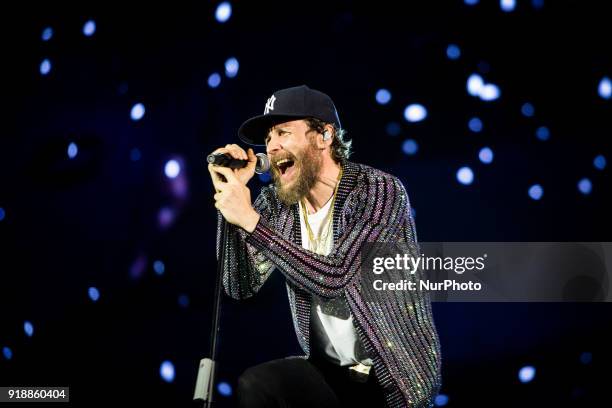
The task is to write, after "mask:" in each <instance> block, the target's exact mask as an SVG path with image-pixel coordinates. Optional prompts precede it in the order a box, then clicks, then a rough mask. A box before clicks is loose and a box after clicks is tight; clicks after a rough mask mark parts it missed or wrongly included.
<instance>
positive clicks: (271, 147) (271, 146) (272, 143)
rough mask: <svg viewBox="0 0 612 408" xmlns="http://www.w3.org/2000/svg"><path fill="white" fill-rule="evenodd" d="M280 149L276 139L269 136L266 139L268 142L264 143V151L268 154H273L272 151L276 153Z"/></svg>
mask: <svg viewBox="0 0 612 408" xmlns="http://www.w3.org/2000/svg"><path fill="white" fill-rule="evenodd" d="M280 149H281V145H280V143H278V139H276V138H274V137H271V138H270V140H269V141H268V144H267V145H266V152H267V153H268V154H274V153H278V151H279V150H280Z"/></svg>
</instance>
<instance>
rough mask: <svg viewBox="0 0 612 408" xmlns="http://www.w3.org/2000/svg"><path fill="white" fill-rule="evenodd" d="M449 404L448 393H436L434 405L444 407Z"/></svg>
mask: <svg viewBox="0 0 612 408" xmlns="http://www.w3.org/2000/svg"><path fill="white" fill-rule="evenodd" d="M446 404H448V395H446V394H438V395H436V399H435V400H434V405H435V406H436V407H444V406H446Z"/></svg>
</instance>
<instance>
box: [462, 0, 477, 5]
mask: <svg viewBox="0 0 612 408" xmlns="http://www.w3.org/2000/svg"><path fill="white" fill-rule="evenodd" d="M463 2H464V3H465V4H467V5H468V6H474V5H476V4H478V0H463Z"/></svg>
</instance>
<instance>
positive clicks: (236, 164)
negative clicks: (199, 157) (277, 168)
mask: <svg viewBox="0 0 612 408" xmlns="http://www.w3.org/2000/svg"><path fill="white" fill-rule="evenodd" d="M255 156H256V157H257V163H256V164H255V173H257V174H263V173H265V172H267V171H268V170H270V159H268V156H266V154H265V153H257V154H256V155H255ZM206 161H207V162H208V164H216V165H217V166H221V167H229V168H230V169H241V168H243V167H246V166H247V164H249V161H248V160H242V159H234V158H233V157H232V156H231V155H230V154H228V153H213V154H209V155H208V156H207V157H206Z"/></svg>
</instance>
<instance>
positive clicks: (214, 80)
mask: <svg viewBox="0 0 612 408" xmlns="http://www.w3.org/2000/svg"><path fill="white" fill-rule="evenodd" d="M220 84H221V75H219V74H218V73H217V72H213V73H212V74H210V76H209V77H208V86H210V87H211V88H216V87H218V86H219V85H220Z"/></svg>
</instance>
